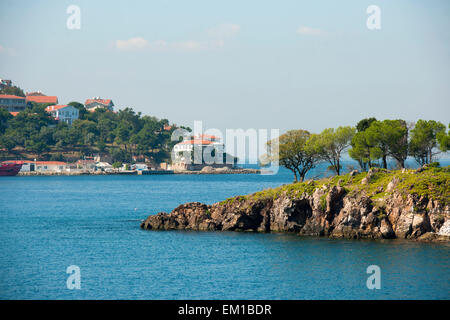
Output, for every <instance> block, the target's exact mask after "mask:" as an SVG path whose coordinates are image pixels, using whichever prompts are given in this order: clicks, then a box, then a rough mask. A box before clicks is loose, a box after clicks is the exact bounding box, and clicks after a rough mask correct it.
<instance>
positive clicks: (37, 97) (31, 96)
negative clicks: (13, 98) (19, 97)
mask: <svg viewBox="0 0 450 320" xmlns="http://www.w3.org/2000/svg"><path fill="white" fill-rule="evenodd" d="M25 100H26V102H27V103H31V102H34V103H47V104H54V105H57V104H58V97H56V96H46V95H44V94H42V92H40V91H37V92H27V93H26V97H25Z"/></svg>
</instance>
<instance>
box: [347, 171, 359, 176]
mask: <svg viewBox="0 0 450 320" xmlns="http://www.w3.org/2000/svg"><path fill="white" fill-rule="evenodd" d="M358 173H359V171H358V170H352V171H350V173H349V175H350V177H354V176H356V175H357V174H358Z"/></svg>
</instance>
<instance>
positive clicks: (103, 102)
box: [84, 99, 112, 106]
mask: <svg viewBox="0 0 450 320" xmlns="http://www.w3.org/2000/svg"><path fill="white" fill-rule="evenodd" d="M94 102H98V103H100V104H103V105H105V106H108V105H110V104H112V100H111V99H87V100H86V102H85V103H84V105H88V104H91V103H94Z"/></svg>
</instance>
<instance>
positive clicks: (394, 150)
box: [364, 120, 408, 169]
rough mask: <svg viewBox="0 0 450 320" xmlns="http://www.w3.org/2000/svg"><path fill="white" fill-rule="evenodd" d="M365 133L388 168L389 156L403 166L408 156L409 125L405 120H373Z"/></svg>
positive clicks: (384, 166)
mask: <svg viewBox="0 0 450 320" xmlns="http://www.w3.org/2000/svg"><path fill="white" fill-rule="evenodd" d="M364 133H365V134H366V139H367V142H368V144H369V145H371V146H373V147H374V148H375V150H374V151H373V152H374V153H375V154H377V155H378V157H380V158H381V159H382V162H383V168H385V169H387V159H388V157H392V158H394V159H395V160H396V161H397V163H398V165H399V166H400V167H401V168H404V166H405V160H406V158H407V156H408V127H407V124H406V122H405V121H404V120H384V121H373V122H372V123H371V124H370V126H369V128H367V129H366V130H365V131H364Z"/></svg>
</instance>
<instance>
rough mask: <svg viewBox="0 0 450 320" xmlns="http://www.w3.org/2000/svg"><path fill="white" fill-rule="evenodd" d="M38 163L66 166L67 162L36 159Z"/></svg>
mask: <svg viewBox="0 0 450 320" xmlns="http://www.w3.org/2000/svg"><path fill="white" fill-rule="evenodd" d="M36 164H40V165H47V164H50V165H51V164H56V165H61V166H64V165H66V164H67V163H66V162H62V161H36Z"/></svg>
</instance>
